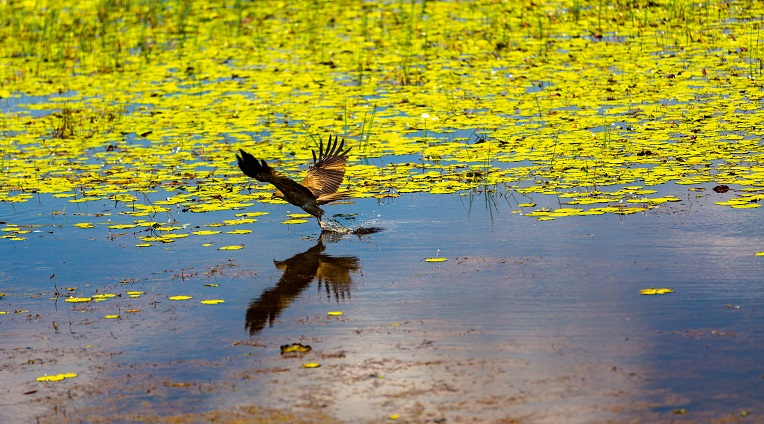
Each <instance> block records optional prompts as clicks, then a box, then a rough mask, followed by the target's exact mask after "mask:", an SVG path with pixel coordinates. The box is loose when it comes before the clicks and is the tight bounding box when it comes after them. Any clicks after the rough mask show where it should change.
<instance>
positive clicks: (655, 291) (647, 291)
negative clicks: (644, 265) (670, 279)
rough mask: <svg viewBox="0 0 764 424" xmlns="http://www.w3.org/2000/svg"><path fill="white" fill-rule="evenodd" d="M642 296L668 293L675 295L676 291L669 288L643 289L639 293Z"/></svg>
mask: <svg viewBox="0 0 764 424" xmlns="http://www.w3.org/2000/svg"><path fill="white" fill-rule="evenodd" d="M639 293H640V294H647V295H650V294H666V293H674V290H671V289H668V288H659V289H656V288H648V289H642V290H640V291H639Z"/></svg>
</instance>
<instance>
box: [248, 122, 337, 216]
mask: <svg viewBox="0 0 764 424" xmlns="http://www.w3.org/2000/svg"><path fill="white" fill-rule="evenodd" d="M351 148H352V147H348V148H347V149H346V150H345V139H344V138H343V139H341V140H340V139H339V137H337V136H336V135H335V136H334V139H333V140H332V136H331V135H329V142H328V143H327V144H326V149H324V143H323V141H319V146H318V155H316V151H315V150H312V152H313V165H312V166H311V167H310V168H309V169H308V173H307V175H305V179H304V180H302V183H301V184H300V183H298V182H296V181H294V180H293V179H291V178H289V177H287V176H286V175H284V174H282V173H281V172H278V171H276V170H275V169H273V168H271V167H270V166H269V165H268V164H267V163H266V162H265V160H258V159H256V158H255V157H254V156H253V155H252V154H250V153H247V152H245V151H244V149H239V154H237V155H236V159H237V160H238V162H239V168H240V169H241V171H242V172H243V173H244V175H247V176H249V177H251V178H254V179H256V180H257V181H262V182H267V183H271V184H273V185H274V186H276V192H275V193H273V195H274V197H278V198H281V199H284V200H286V201H287V202H289V203H291V204H293V205H295V206H298V207H300V208H301V209H302V210H304V211H305V212H307V213H309V214H311V215H313V216H314V217H315V218H316V219H318V225H319V226H320V227H321V229H325V228H324V224H323V220H322V217H323V215H324V210H323V209H321V207H320V205H324V204H327V203H330V202H333V201H336V200H340V199H343V198H345V197H347V193H345V192H338V191H337V190H338V189H339V187H340V184H342V180H343V178H344V177H345V165H346V164H347V161H348V157H347V154H348V152H350V149H351Z"/></svg>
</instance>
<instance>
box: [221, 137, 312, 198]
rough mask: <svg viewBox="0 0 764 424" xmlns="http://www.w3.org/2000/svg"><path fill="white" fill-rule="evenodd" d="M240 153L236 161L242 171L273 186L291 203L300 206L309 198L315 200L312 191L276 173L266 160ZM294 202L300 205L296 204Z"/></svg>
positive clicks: (242, 151) (243, 152) (241, 151)
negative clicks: (302, 199)
mask: <svg viewBox="0 0 764 424" xmlns="http://www.w3.org/2000/svg"><path fill="white" fill-rule="evenodd" d="M239 152H240V153H241V155H236V159H238V161H239V168H241V171H242V172H244V174H245V175H247V176H249V177H252V178H254V179H256V180H257V181H262V182H267V183H271V184H273V185H274V186H276V188H277V189H279V190H280V191H281V192H282V193H283V194H284V197H285V198H286V200H287V201H288V202H289V203H292V204H295V205H297V206H300V205H302V204H304V203H305V202H306V201H307V199H309V198H313V199H315V197H316V196H315V195H314V194H313V192H312V191H311V190H310V189H308V188H306V187H304V186H302V185H301V184H298V183H297V182H296V181H294V180H292V179H291V178H289V177H287V176H285V175H283V174H281V173H280V172H276V171H275V170H274V169H273V168H271V167H270V166H268V164H267V163H266V162H265V161H264V160H260V161H258V160H257V159H255V157H254V156H252V155H251V154H250V153H247V152H245V151H244V150H241V149H240V150H239ZM301 198H304V199H305V200H304V201H301V200H299V199H301ZM293 200H294V201H295V202H300V203H294V202H293Z"/></svg>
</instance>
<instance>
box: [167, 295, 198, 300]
mask: <svg viewBox="0 0 764 424" xmlns="http://www.w3.org/2000/svg"><path fill="white" fill-rule="evenodd" d="M191 298H192V297H191V296H184V295H178V296H170V297H168V299H170V300H189V299H191Z"/></svg>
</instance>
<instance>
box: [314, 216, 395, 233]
mask: <svg viewBox="0 0 764 424" xmlns="http://www.w3.org/2000/svg"><path fill="white" fill-rule="evenodd" d="M319 225H320V226H321V229H322V230H323V231H324V232H330V233H335V234H342V235H344V234H356V235H359V236H361V235H366V234H374V233H378V232H380V231H382V230H383V228H382V227H364V226H363V225H361V226H359V227H356V228H348V227H345V226H344V225H342V224H341V223H340V222H339V221H337V220H335V219H331V218H327V219H321V221H319Z"/></svg>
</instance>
